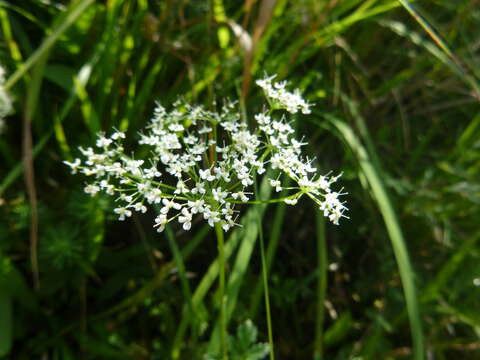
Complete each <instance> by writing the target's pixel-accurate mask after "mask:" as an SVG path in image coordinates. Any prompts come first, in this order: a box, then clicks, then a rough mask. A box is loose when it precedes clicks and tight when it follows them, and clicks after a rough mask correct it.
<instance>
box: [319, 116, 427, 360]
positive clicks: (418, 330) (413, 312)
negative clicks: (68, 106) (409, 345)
mask: <svg viewBox="0 0 480 360" xmlns="http://www.w3.org/2000/svg"><path fill="white" fill-rule="evenodd" d="M326 118H327V120H328V121H329V123H330V124H331V125H332V126H333V128H334V129H335V130H336V131H337V132H338V133H340V135H341V136H342V138H343V140H344V141H345V143H346V144H347V145H348V146H349V147H350V148H351V149H352V151H353V153H354V154H355V155H356V158H357V160H358V162H359V166H360V170H361V172H362V174H363V175H364V176H365V177H366V178H367V180H368V183H369V185H370V188H371V191H372V193H373V196H374V199H375V200H376V202H377V204H378V206H379V208H380V212H381V214H382V217H383V220H384V221H385V225H386V227H387V231H388V234H389V236H390V240H391V243H392V248H393V251H394V254H395V258H396V261H397V265H398V269H399V272H400V277H401V280H402V285H403V290H404V293H405V301H406V305H407V311H408V316H409V320H410V329H411V332H412V340H413V353H414V355H413V356H414V359H416V360H423V359H424V354H425V352H424V345H423V331H422V324H421V318H420V311H419V306H418V299H417V294H416V290H415V284H414V272H413V269H412V266H411V264H410V259H409V256H408V251H407V247H406V245H405V240H404V237H403V234H402V230H401V227H400V224H399V222H398V219H397V215H396V213H395V210H394V209H393V205H392V204H391V201H390V199H389V197H388V194H387V191H386V189H385V187H384V185H383V182H382V180H381V175H380V174H381V171H380V169H378V167H377V166H376V164H375V162H373V161H371V159H370V154H369V153H368V152H367V151H366V149H365V148H364V147H363V145H362V144H361V142H360V140H359V139H358V138H357V137H356V136H355V133H354V132H353V130H352V128H351V127H350V126H348V125H347V124H345V123H344V122H343V121H340V120H338V119H337V118H335V117H333V116H330V115H327V116H326Z"/></svg>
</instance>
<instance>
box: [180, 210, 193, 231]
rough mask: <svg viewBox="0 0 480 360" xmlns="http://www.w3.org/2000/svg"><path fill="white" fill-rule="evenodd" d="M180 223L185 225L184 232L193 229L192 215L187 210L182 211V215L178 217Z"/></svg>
mask: <svg viewBox="0 0 480 360" xmlns="http://www.w3.org/2000/svg"><path fill="white" fill-rule="evenodd" d="M178 222H179V223H180V224H183V230H190V228H191V227H192V214H191V213H190V212H189V211H188V210H187V208H183V209H182V215H181V216H179V217H178Z"/></svg>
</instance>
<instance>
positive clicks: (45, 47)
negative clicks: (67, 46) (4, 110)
mask: <svg viewBox="0 0 480 360" xmlns="http://www.w3.org/2000/svg"><path fill="white" fill-rule="evenodd" d="M93 2H94V0H79V1H76V2H73V3H71V5H70V7H69V8H68V10H67V11H66V14H65V18H64V19H63V21H62V22H60V23H59V24H58V26H57V27H55V28H54V29H52V33H51V34H50V35H49V36H47V38H46V39H45V40H44V41H43V42H42V44H41V45H40V47H39V48H38V49H37V50H35V52H34V53H33V54H32V55H31V56H30V57H29V58H28V59H27V61H25V63H23V64H22V65H21V66H20V68H19V69H18V70H17V71H15V73H13V74H12V75H11V76H10V77H9V78H8V80H7V81H6V83H5V89H7V90H8V89H10V88H11V87H12V86H13V85H15V83H16V82H17V81H18V80H20V79H21V78H22V76H24V75H25V74H26V72H27V71H28V70H30V69H31V68H32V67H33V66H34V65H35V64H36V63H37V62H38V61H39V60H40V59H41V57H42V56H43V55H45V54H46V53H47V52H48V51H49V50H50V49H51V48H52V46H53V45H55V43H56V42H57V40H58V39H59V38H60V36H61V35H62V34H63V33H64V32H65V31H66V30H67V29H68V28H69V27H70V26H71V25H72V24H73V23H74V22H75V21H76V20H77V19H78V18H79V17H80V16H81V15H82V13H83V12H84V11H85V10H86V8H87V7H88V6H90V5H91V4H92V3H93Z"/></svg>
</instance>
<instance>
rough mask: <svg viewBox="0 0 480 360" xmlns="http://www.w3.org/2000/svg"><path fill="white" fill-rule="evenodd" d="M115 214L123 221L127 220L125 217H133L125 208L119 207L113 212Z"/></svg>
mask: <svg viewBox="0 0 480 360" xmlns="http://www.w3.org/2000/svg"><path fill="white" fill-rule="evenodd" d="M113 212H114V213H115V214H118V215H119V217H118V220H120V221H123V220H125V217H130V216H132V212H131V211H130V210H128V209H126V208H124V207H118V208H116V209H114V210H113Z"/></svg>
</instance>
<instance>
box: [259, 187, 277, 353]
mask: <svg viewBox="0 0 480 360" xmlns="http://www.w3.org/2000/svg"><path fill="white" fill-rule="evenodd" d="M254 185H255V199H256V200H260V201H261V200H262V198H261V196H260V193H259V192H258V185H257V181H255V184H254ZM257 210H258V217H257V220H258V234H259V239H260V258H261V260H262V283H263V293H264V298H265V315H266V318H267V331H268V344H269V345H270V352H269V355H270V360H275V348H274V345H273V329H272V315H271V312H270V295H269V293H268V268H267V266H268V265H267V262H266V260H265V244H264V240H263V226H262V220H261V219H262V213H261V212H260V209H259V208H257Z"/></svg>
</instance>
